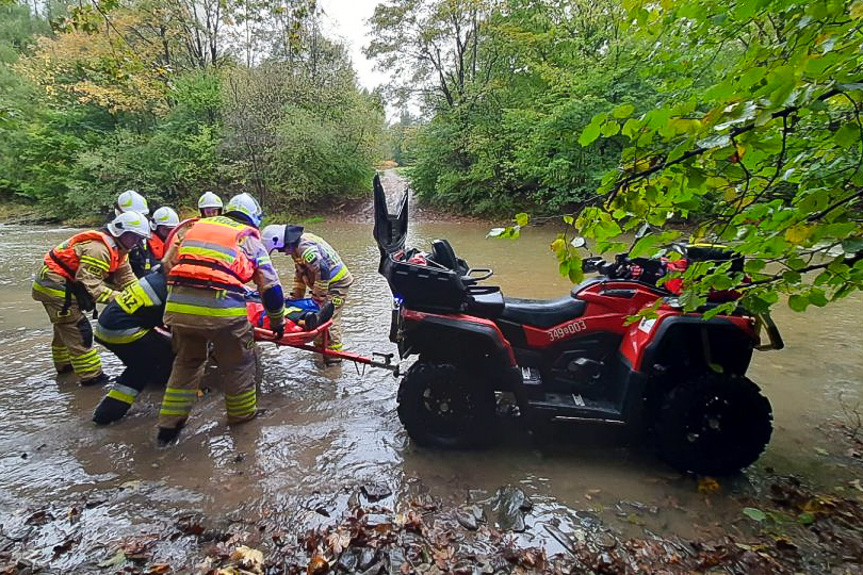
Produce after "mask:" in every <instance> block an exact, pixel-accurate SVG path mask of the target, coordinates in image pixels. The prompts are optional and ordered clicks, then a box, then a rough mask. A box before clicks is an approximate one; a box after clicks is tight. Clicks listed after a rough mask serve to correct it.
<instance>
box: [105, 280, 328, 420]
mask: <svg viewBox="0 0 863 575" xmlns="http://www.w3.org/2000/svg"><path fill="white" fill-rule="evenodd" d="M167 296H168V286H167V282H166V280H165V276H164V274H163V273H162V272H159V271H156V272H153V273H150V274H148V275H146V276H144V277H142V278H141V279H139V280H138V281H137V282H136V283H134V284H132V285H130V286H129V287H127V288H126V289H125V290H123V291H122V292H121V293H120V294H119V295H118V296H117V297H116V298H115V299H114V301H113V302H111V303H110V304H108V306H107V307H106V308H105V310H104V311H103V312H102V313H101V314H100V315H99V323H98V325H97V326H96V330H95V334H94V335H95V339H96V341H97V342H99V343H100V344H102V346H104V347H105V348H107V349H108V350H109V351H111V352H113V353H114V354H115V355H116V356H117V357H118V358H119V359H120V361H122V362H123V365H124V366H125V369H124V370H123V373H122V374H120V376H119V377H118V378H116V380H115V381H114V384H113V385H112V386H111V389H110V390H109V391H108V393H107V394H106V395H105V396H104V397H103V398H102V401H101V402H100V403H99V405H98V406H97V407H96V410H95V412H94V413H93V421H94V422H95V423H97V424H99V425H107V424H109V423H113V422H115V421H118V420H120V419H121V418H122V417H123V416H124V415H126V412H128V411H129V408H130V407H132V404H133V403H134V402H135V398H137V397H138V395H139V394H140V393H141V391H143V389H144V387H146V385H147V384H148V383H155V384H158V385H165V384H166V383H167V382H168V378H169V377H170V375H171V365H172V364H173V361H174V352H173V351H172V349H171V336H170V333H168V331H166V329H165V328H164V326H163V325H162V316H163V314H164V313H165V300H166V299H167ZM247 310H248V317H249V321H250V322H251V324H252V325H253V326H255V327H262V328H264V329H269V327H270V326H269V320H268V318H267V313H266V309H264V306H263V304H261V303H259V302H256V301H249V302H248V304H247ZM332 314H333V308H332V306H331V305H329V306H324V309H322V310H320V311H317V310H309V309H305V308H304V307H301V304H300V303H298V302H292V301H291V300H287V301H286V302H285V320H286V321H285V332H286V333H293V332H297V331H311V330H314V329H315V328H316V327H317V326H319V325H321V324H323V323H326V322H327V321H328V320H329V319H330V318H331V317H332Z"/></svg>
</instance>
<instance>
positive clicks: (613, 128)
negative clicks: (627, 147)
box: [602, 120, 620, 138]
mask: <svg viewBox="0 0 863 575" xmlns="http://www.w3.org/2000/svg"><path fill="white" fill-rule="evenodd" d="M618 133H620V124H618V123H617V122H615V121H614V120H608V121H607V122H606V123H605V124H604V125H603V126H602V135H603V136H605V137H606V138H610V137H612V136H616V135H617V134H618Z"/></svg>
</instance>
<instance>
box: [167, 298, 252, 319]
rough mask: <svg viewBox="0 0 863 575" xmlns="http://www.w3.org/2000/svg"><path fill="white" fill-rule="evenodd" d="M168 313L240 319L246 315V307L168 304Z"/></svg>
mask: <svg viewBox="0 0 863 575" xmlns="http://www.w3.org/2000/svg"><path fill="white" fill-rule="evenodd" d="M165 311H166V312H174V313H186V314H189V315H205V316H211V317H238V316H244V315H246V313H247V311H246V308H245V307H204V306H199V305H191V304H183V303H173V302H170V301H169V302H168V304H167V305H166V306H165Z"/></svg>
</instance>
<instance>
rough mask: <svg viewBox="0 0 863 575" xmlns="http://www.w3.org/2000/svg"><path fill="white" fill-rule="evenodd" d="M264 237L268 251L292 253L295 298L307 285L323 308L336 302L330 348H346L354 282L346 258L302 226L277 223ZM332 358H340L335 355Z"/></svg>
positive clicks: (301, 296) (304, 290)
mask: <svg viewBox="0 0 863 575" xmlns="http://www.w3.org/2000/svg"><path fill="white" fill-rule="evenodd" d="M261 237H262V238H263V241H264V245H265V246H266V248H267V251H272V250H277V251H280V252H285V253H287V254H290V256H291V259H293V260H294V267H295V273H294V285H293V289H292V290H291V298H292V299H302V298H304V297H305V295H306V289H307V288H310V289H311V291H312V299H314V300H315V302H316V303H317V304H318V306H319V307H320V308H322V309H323V307H324V303H325V302H330V303H332V304H333V307H334V308H335V311H334V313H333V325H332V327H330V330H329V344H328V347H329V349H332V350H336V351H340V350H341V349H342V330H341V325H340V324H341V321H340V320H341V312H342V308H343V307H344V305H345V299H346V298H347V297H348V290H349V288H350V287H351V284H352V283H353V282H354V278H353V276H352V275H351V272H350V271H348V267H347V266H346V265H345V264H344V262H343V261H342V258H341V257H340V256H339V254H338V253H337V252H336V250H334V249H333V248H332V247H331V246H330V244H328V243H327V242H326V241H324V240H323V239H322V238H320V237H318V236H316V235H314V234H311V233H308V232H305V233H304V232H303V228H302V227H301V226H290V225H273V226H267V227H266V228H264V230H263V232H262V234H261ZM330 361H339V360H338V359H331V360H330Z"/></svg>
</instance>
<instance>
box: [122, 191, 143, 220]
mask: <svg viewBox="0 0 863 575" xmlns="http://www.w3.org/2000/svg"><path fill="white" fill-rule="evenodd" d="M123 212H138V213H139V214H144V215H145V216H146V215H147V214H149V213H150V208H149V207H148V206H147V200H145V199H144V196H142V195H141V194H139V193H138V192H136V191H135V190H126V191H125V192H123V193H122V194H120V195H119V196H117V205H116V206H115V207H114V214H115V215H118V216H119V215H120V214H122V213H123Z"/></svg>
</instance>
